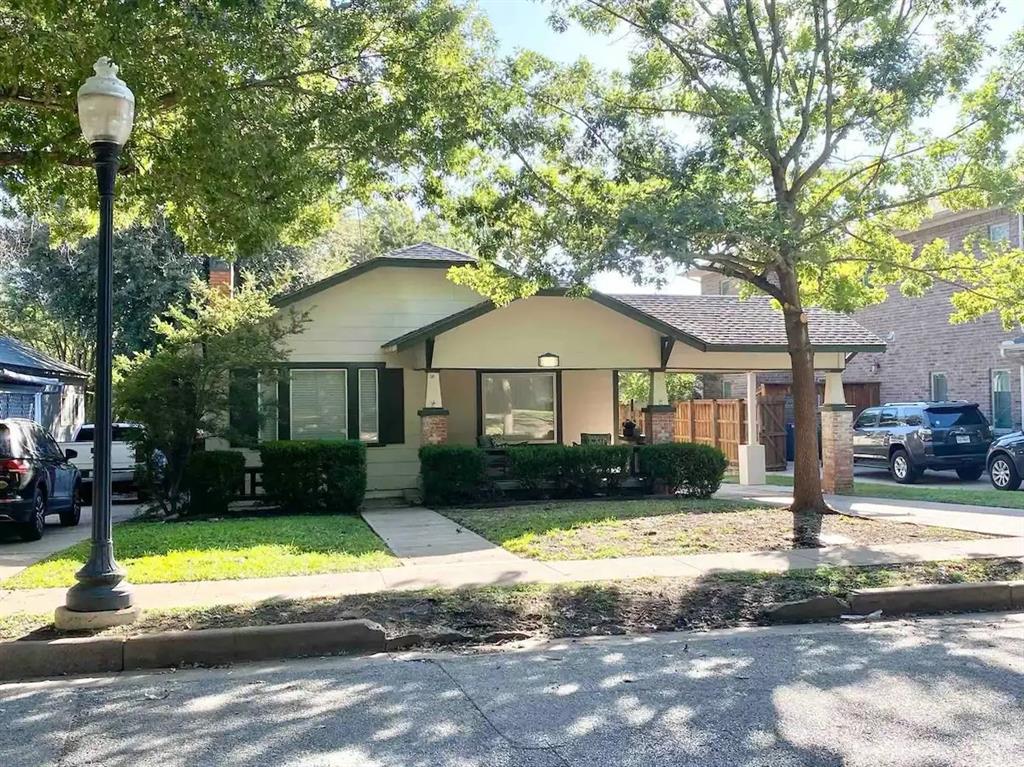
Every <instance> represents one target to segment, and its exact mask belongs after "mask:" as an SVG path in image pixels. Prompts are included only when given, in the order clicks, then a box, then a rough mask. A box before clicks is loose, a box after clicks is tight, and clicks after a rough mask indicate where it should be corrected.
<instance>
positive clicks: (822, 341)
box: [382, 289, 885, 352]
mask: <svg viewBox="0 0 1024 767" xmlns="http://www.w3.org/2000/svg"><path fill="white" fill-rule="evenodd" d="M539 295H548V296H551V295H555V296H558V295H565V291H564V290H557V289H556V290H547V291H541V293H540V294H539ZM587 298H589V299H590V300H592V301H595V302H597V303H599V304H601V305H602V306H606V307H608V308H609V309H612V310H613V311H616V312H618V313H619V314H622V315H625V316H627V317H629V318H630V319H633V320H635V321H637V322H639V323H641V324H643V325H647V326H648V327H650V328H651V329H653V330H655V331H656V332H658V333H660V334H662V335H663V336H667V337H669V338H673V339H675V340H677V341H680V342H682V343H685V344H687V345H688V346H692V347H694V348H695V349H699V350H700V351H704V352H720V351H751V352H780V351H786V350H787V344H786V327H785V323H784V321H783V318H782V313H781V312H780V311H778V310H777V309H775V308H774V306H773V305H772V302H771V299H769V298H762V297H754V298H748V299H741V298H740V297H738V296H683V295H663V294H654V295H614V296H613V295H608V294H605V293H599V292H597V291H591V293H590V294H589V295H588V296H587ZM495 308H496V307H495V305H494V303H492V302H491V301H483V302H481V303H479V304H475V305H474V306H471V307H469V308H467V309H463V310H461V311H459V312H456V313H455V314H452V315H449V316H448V317H444V318H442V319H440V320H437V321H436V322H432V323H430V324H429V325H424V326H423V327H421V328H417V329H416V330H412V331H410V332H408V333H405V334H404V335H401V336H399V337H398V338H394V339H392V340H391V341H388V342H387V343H385V344H383V345H382V348H383V349H386V350H388V351H401V350H403V349H408V348H409V347H411V346H413V345H414V344H417V343H419V342H420V341H424V340H426V339H427V338H433V337H434V336H437V335H440V334H441V333H444V332H446V331H448V330H452V329H453V328H456V327H458V326H459V325H462V324H464V323H466V322H469V321H471V320H473V319H476V318H477V317H480V316H481V315H483V314H486V313H487V312H490V311H492V310H494V309H495ZM807 317H808V324H809V330H810V334H811V345H812V346H813V347H814V349H815V350H816V351H819V352H830V351H835V352H882V351H885V343H884V342H883V341H882V340H881V339H879V338H878V337H877V336H875V335H874V334H873V333H872V332H871V331H869V330H867V329H865V328H864V327H862V326H861V325H860V324H858V323H857V322H856V320H854V319H853V318H852V317H850V316H849V315H846V314H841V313H839V312H831V311H827V310H825V309H808V310H807Z"/></svg>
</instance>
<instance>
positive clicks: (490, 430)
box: [480, 373, 557, 442]
mask: <svg viewBox="0 0 1024 767" xmlns="http://www.w3.org/2000/svg"><path fill="white" fill-rule="evenodd" d="M480 399H481V401H480V405H481V409H482V428H483V433H484V434H487V435H489V436H493V437H500V438H501V439H503V440H505V441H508V442H554V441H555V439H556V438H557V435H556V429H557V427H556V424H557V412H556V408H557V402H556V399H557V397H556V383H555V374H554V373H481V374H480Z"/></svg>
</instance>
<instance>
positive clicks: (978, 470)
mask: <svg viewBox="0 0 1024 767" xmlns="http://www.w3.org/2000/svg"><path fill="white" fill-rule="evenodd" d="M984 473H985V467H984V466H968V467H965V468H962V469H957V470H956V475H957V476H958V477H960V479H962V480H963V481H964V482H974V481H975V480H979V479H981V475H982V474H984Z"/></svg>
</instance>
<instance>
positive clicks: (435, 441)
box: [418, 407, 448, 445]
mask: <svg viewBox="0 0 1024 767" xmlns="http://www.w3.org/2000/svg"><path fill="white" fill-rule="evenodd" d="M418 412H419V416H420V444H421V445H443V444H444V443H446V442H447V441H448V410H447V409H446V408H443V407H425V408H423V409H422V410H420V411H418Z"/></svg>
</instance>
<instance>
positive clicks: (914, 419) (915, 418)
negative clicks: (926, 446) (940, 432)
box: [900, 407, 924, 426]
mask: <svg viewBox="0 0 1024 767" xmlns="http://www.w3.org/2000/svg"><path fill="white" fill-rule="evenodd" d="M900 420H901V421H902V422H903V423H905V424H906V425H907V426H922V425H924V412H923V411H922V410H921V409H920V408H916V407H905V408H903V409H902V411H900Z"/></svg>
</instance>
